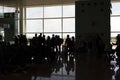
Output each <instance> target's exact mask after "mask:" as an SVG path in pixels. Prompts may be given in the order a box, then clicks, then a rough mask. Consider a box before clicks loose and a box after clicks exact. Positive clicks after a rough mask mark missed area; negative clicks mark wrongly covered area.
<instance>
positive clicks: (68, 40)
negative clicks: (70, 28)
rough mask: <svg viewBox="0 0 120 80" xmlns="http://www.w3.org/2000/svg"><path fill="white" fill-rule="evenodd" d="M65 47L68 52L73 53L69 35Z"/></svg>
mask: <svg viewBox="0 0 120 80" xmlns="http://www.w3.org/2000/svg"><path fill="white" fill-rule="evenodd" d="M65 46H66V49H67V51H71V39H70V36H69V35H67V38H66V40H65Z"/></svg>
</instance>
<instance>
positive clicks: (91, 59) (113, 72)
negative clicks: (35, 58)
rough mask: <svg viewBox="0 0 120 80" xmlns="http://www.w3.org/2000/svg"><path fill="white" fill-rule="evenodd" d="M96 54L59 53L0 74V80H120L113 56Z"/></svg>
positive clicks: (117, 65) (117, 66) (117, 64)
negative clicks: (53, 58) (50, 60)
mask: <svg viewBox="0 0 120 80" xmlns="http://www.w3.org/2000/svg"><path fill="white" fill-rule="evenodd" d="M96 55H97V53H96V52H94V51H93V52H80V53H77V54H74V53H69V52H68V53H66V54H64V53H59V54H58V56H57V57H56V60H54V61H53V62H48V61H47V58H45V60H44V61H43V62H42V63H40V64H27V65H26V67H24V68H21V69H20V68H18V69H17V70H13V71H10V72H9V71H7V72H6V73H5V74H3V73H1V74H0V80H120V73H119V71H120V70H119V63H117V60H116V56H115V54H114V56H113V55H112V56H113V58H112V59H108V57H107V56H106V54H103V55H102V56H96Z"/></svg>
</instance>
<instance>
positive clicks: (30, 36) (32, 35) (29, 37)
mask: <svg viewBox="0 0 120 80" xmlns="http://www.w3.org/2000/svg"><path fill="white" fill-rule="evenodd" d="M34 36H35V34H26V37H27V38H28V39H32V38H33V37H34Z"/></svg>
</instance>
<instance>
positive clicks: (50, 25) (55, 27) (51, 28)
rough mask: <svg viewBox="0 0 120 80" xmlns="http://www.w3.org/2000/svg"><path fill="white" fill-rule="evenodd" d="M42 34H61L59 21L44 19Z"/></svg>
mask: <svg viewBox="0 0 120 80" xmlns="http://www.w3.org/2000/svg"><path fill="white" fill-rule="evenodd" d="M44 32H61V19H45V20H44Z"/></svg>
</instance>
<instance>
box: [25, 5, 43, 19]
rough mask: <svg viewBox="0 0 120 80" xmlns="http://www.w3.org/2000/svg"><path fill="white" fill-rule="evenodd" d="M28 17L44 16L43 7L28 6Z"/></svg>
mask: <svg viewBox="0 0 120 80" xmlns="http://www.w3.org/2000/svg"><path fill="white" fill-rule="evenodd" d="M26 17H27V18H43V7H31V8H26Z"/></svg>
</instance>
